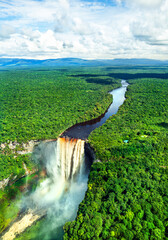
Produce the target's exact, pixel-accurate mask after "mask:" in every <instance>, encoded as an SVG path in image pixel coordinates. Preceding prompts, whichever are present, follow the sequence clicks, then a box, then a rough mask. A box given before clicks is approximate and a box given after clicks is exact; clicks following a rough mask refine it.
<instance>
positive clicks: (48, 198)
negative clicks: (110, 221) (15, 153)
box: [2, 80, 128, 240]
mask: <svg viewBox="0 0 168 240" xmlns="http://www.w3.org/2000/svg"><path fill="white" fill-rule="evenodd" d="M121 84H122V86H121V87H120V88H118V89H115V90H113V91H112V92H110V94H112V95H113V103H112V104H111V105H110V106H109V108H108V110H107V111H106V112H105V113H104V114H103V115H102V116H100V117H99V118H97V119H94V120H91V121H88V122H84V123H81V124H76V125H74V126H73V127H71V128H69V129H67V130H66V131H65V132H64V133H63V134H62V135H61V136H60V138H58V139H57V141H51V142H42V143H40V144H39V145H38V146H37V147H36V148H35V150H34V152H33V155H32V157H34V159H35V160H37V162H38V163H39V164H41V165H42V166H43V168H44V169H45V171H46V173H47V177H46V179H45V180H44V181H43V182H41V184H40V185H39V186H38V187H37V188H36V190H35V191H34V192H32V193H30V195H28V196H26V197H25V198H23V201H22V208H21V212H22V209H25V213H23V217H21V216H20V217H19V219H17V220H16V221H15V223H14V224H13V225H11V226H10V227H9V229H7V230H6V232H5V234H4V235H2V239H3V240H6V239H7V240H12V239H14V238H15V236H16V235H17V233H19V234H21V233H22V232H24V231H25V230H26V228H28V227H29V226H30V225H31V224H33V223H34V222H36V221H37V220H38V219H40V218H41V216H44V215H45V220H44V221H42V222H41V223H40V222H39V225H40V227H39V228H38V231H37V229H36V228H35V230H31V229H30V231H29V232H30V233H29V235H26V237H25V235H24V233H23V238H22V239H24V238H25V239H31V240H37V239H43V240H61V239H63V226H64V224H65V223H66V222H67V221H72V220H74V219H75V218H76V215H77V210H78V206H79V204H80V202H81V201H82V200H83V198H84V196H85V192H86V190H87V181H88V175H89V171H90V169H89V168H88V165H89V164H88V162H89V161H90V160H89V159H88V156H87V154H86V152H87V151H86V143H85V141H84V140H86V139H87V138H88V136H89V134H90V133H91V132H92V131H93V130H94V129H95V128H97V127H99V126H101V125H102V124H103V123H105V121H106V120H107V119H108V118H109V117H110V116H112V115H113V114H116V113H117V111H118V109H119V107H120V106H121V105H122V104H123V102H124V100H125V92H126V90H127V86H128V83H127V82H126V81H125V80H122V81H121ZM90 162H91V161H90Z"/></svg>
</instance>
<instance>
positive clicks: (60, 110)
mask: <svg viewBox="0 0 168 240" xmlns="http://www.w3.org/2000/svg"><path fill="white" fill-rule="evenodd" d="M75 71H76V72H75ZM126 71H127V75H124V73H125V72H126ZM132 73H134V75H132ZM156 73H157V74H156ZM115 74H116V75H115ZM117 74H118V75H117ZM151 74H152V75H151ZM166 74H167V70H166V68H164V69H162V70H161V71H160V70H158V69H157V70H156V69H148V68H144V69H140V68H137V69H135V70H132V69H127V70H125V69H118V68H99V69H98V68H96V69H94V68H93V69H75V70H74V69H71V70H68V71H67V70H66V69H60V70H52V71H49V70H47V69H46V70H45V71H41V70H40V71H37V70H21V71H17V70H12V71H5V72H0V84H1V91H0V101H1V103H2V104H1V106H0V132H1V133H0V142H7V141H8V140H12V141H14V140H17V141H18V142H20V143H21V142H26V141H27V140H30V139H47V138H57V136H58V135H59V134H60V133H61V132H63V131H64V130H65V129H66V128H68V127H70V126H71V125H73V124H75V123H76V122H82V121H85V120H89V119H91V118H95V117H97V116H99V115H100V114H101V113H103V112H104V111H105V110H106V108H107V107H108V105H109V104H110V102H111V100H112V99H111V97H110V96H109V95H108V94H107V91H109V90H112V89H113V88H115V87H117V86H119V81H118V80H114V78H113V77H117V78H120V77H122V78H123V79H124V78H126V79H129V83H130V85H129V87H128V91H127V93H126V97H127V100H126V101H125V103H124V105H123V106H122V107H121V108H120V110H119V112H118V113H117V115H115V116H113V117H112V118H110V119H109V120H108V121H107V122H106V123H105V124H104V125H103V126H102V127H100V128H98V129H96V130H95V131H94V132H93V133H92V134H91V135H90V137H89V143H90V144H91V146H92V147H93V148H94V150H95V152H96V156H97V159H100V160H101V161H98V162H96V163H94V164H93V165H92V169H91V172H90V176H89V183H88V190H87V192H86V196H85V199H84V200H83V202H82V203H81V204H80V206H79V210H78V215H77V218H76V220H75V221H73V222H69V223H67V224H66V225H65V227H64V229H65V236H64V239H66V240H67V239H68V240H73V239H74V240H77V239H111V240H116V239H121V240H127V239H128V240H129V239H130V240H131V239H135V240H136V239H137V240H148V239H149V240H152V239H154V240H155V239H168V234H167V232H168V208H167V206H168V178H167V161H168V160H167V159H168V105H167V102H168V95H167V89H168V80H167V75H166ZM124 76H125V77H124ZM137 77H146V78H141V79H137ZM151 77H155V78H151ZM131 78H132V79H131ZM159 78H162V79H159ZM23 163H25V164H26V166H27V167H28V168H29V169H31V168H32V164H31V161H30V157H29V156H28V155H21V156H19V155H18V154H17V153H12V151H10V150H9V149H8V148H6V149H5V150H1V152H0V180H2V179H4V178H7V177H9V176H11V178H13V177H14V176H15V175H17V176H18V178H19V177H21V176H23V175H24V174H25V170H24V168H23ZM32 178H33V179H34V177H32ZM33 181H35V180H33ZM24 185H25V179H24V178H23V179H21V180H20V181H17V182H16V183H15V184H13V185H11V186H8V187H7V188H5V190H1V191H0V232H1V231H2V230H3V229H4V228H5V227H6V226H8V225H9V224H10V222H11V221H12V220H13V219H14V218H15V217H16V216H17V214H18V211H19V208H18V204H17V203H18V201H19V199H20V197H21V193H22V191H23V188H24ZM34 185H36V184H34ZM33 227H34V228H35V229H38V223H37V224H36V225H34V226H33ZM30 231H31V230H30ZM25 234H26V233H25ZM23 238H24V235H23ZM21 239H22V237H21Z"/></svg>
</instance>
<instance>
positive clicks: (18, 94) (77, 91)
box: [0, 70, 119, 180]
mask: <svg viewBox="0 0 168 240" xmlns="http://www.w3.org/2000/svg"><path fill="white" fill-rule="evenodd" d="M71 75H72V73H71V71H70V72H67V71H59V70H57V71H56V70H55V71H54V70H53V71H47V70H46V71H37V70H36V71H35V70H32V71H31V70H25V71H23V70H22V71H14V70H13V71H9V72H8V71H7V72H0V84H1V90H0V101H1V103H2V104H1V107H0V142H7V141H9V140H10V141H17V142H20V143H21V142H26V141H27V140H31V139H51V138H52V139H54V138H57V137H58V135H59V134H60V133H61V132H63V131H64V130H65V129H66V128H68V127H70V126H72V125H73V124H75V123H76V122H83V121H85V120H89V119H92V118H95V117H98V116H99V115H101V114H102V113H104V112H105V110H106V109H107V108H108V106H109V104H110V103H111V101H112V98H111V95H110V94H108V93H107V92H108V90H112V89H113V88H115V87H117V86H119V81H116V80H114V79H113V78H109V77H102V79H103V80H104V82H106V79H107V78H108V82H107V83H106V84H104V85H103V84H97V82H96V83H87V82H86V81H85V79H84V78H82V77H81V78H79V77H78V78H76V77H72V76H71ZM6 152H7V153H6ZM15 155H17V154H11V155H9V152H8V151H7V150H5V151H1V152H0V180H2V179H4V178H7V177H9V176H10V174H11V173H12V174H14V175H22V172H24V169H23V164H22V162H23V161H24V159H23V160H22V161H21V159H20V158H16V159H15ZM27 162H28V161H27Z"/></svg>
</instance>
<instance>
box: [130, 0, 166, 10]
mask: <svg viewBox="0 0 168 240" xmlns="http://www.w3.org/2000/svg"><path fill="white" fill-rule="evenodd" d="M126 2H127V3H129V4H131V5H133V6H136V5H139V6H140V7H145V8H149V10H150V8H155V7H158V6H161V5H162V4H163V2H164V0H134V1H132V0H126Z"/></svg>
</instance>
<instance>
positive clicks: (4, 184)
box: [0, 176, 10, 189]
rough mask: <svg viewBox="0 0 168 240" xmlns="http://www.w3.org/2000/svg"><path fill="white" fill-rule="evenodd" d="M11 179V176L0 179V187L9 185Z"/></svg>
mask: <svg viewBox="0 0 168 240" xmlns="http://www.w3.org/2000/svg"><path fill="white" fill-rule="evenodd" d="M9 180H10V176H9V177H8V178H5V179H4V180H2V181H0V189H1V188H5V187H6V186H7V185H8V183H9Z"/></svg>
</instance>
